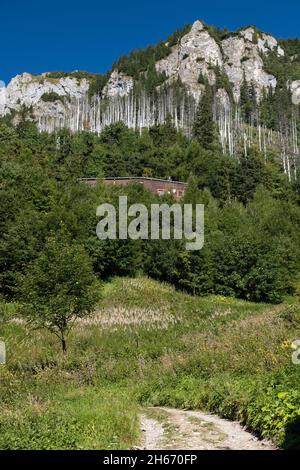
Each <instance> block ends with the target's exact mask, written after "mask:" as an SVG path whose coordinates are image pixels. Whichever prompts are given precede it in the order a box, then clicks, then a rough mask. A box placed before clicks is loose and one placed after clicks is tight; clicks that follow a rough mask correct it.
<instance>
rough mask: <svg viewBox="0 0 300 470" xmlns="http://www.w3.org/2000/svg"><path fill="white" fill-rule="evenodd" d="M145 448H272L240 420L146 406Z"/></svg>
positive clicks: (142, 417) (144, 424)
mask: <svg viewBox="0 0 300 470" xmlns="http://www.w3.org/2000/svg"><path fill="white" fill-rule="evenodd" d="M141 426H142V430H143V434H144V439H143V445H142V446H141V448H142V449H146V450H176V449H187V450H270V449H274V448H275V447H273V446H272V444H270V443H269V442H266V441H260V440H258V439H257V438H256V437H255V436H253V435H252V434H251V433H249V432H248V431H245V430H244V429H243V428H242V426H241V425H240V424H239V423H236V422H232V421H227V420H225V419H221V418H218V417H217V416H214V415H210V414H205V413H202V412H199V411H184V410H174V409H170V408H158V407H157V408H146V409H145V410H144V414H143V415H142V416H141Z"/></svg>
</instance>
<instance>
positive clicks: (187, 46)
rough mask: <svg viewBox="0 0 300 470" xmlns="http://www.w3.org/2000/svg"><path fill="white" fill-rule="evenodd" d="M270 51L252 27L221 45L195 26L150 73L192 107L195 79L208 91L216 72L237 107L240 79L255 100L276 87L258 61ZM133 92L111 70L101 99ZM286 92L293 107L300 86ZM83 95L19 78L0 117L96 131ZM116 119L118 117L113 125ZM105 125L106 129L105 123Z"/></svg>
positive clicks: (82, 83) (83, 90) (75, 82)
mask: <svg viewBox="0 0 300 470" xmlns="http://www.w3.org/2000/svg"><path fill="white" fill-rule="evenodd" d="M271 51H276V53H277V55H278V56H279V57H280V56H282V55H284V51H283V50H282V49H281V48H280V47H279V46H278V42H277V40H276V39H275V38H274V37H272V36H270V35H268V34H265V33H258V32H257V31H256V30H255V29H254V28H252V27H249V28H245V29H244V30H241V31H240V32H239V33H235V34H232V35H230V36H229V37H227V38H226V39H224V40H223V41H222V42H221V41H219V40H218V39H217V38H215V37H213V36H212V35H211V34H210V33H209V31H208V29H207V28H206V27H205V25H204V23H202V22H201V21H196V22H195V23H194V24H193V26H192V28H191V30H190V32H189V33H187V34H185V35H184V36H183V37H182V38H181V40H180V42H179V44H177V45H176V46H174V47H173V48H172V50H171V52H170V54H169V56H168V57H166V58H164V59H162V60H160V61H158V62H157V63H156V64H155V67H156V70H157V72H159V73H165V74H166V76H167V82H169V83H172V82H174V81H177V80H180V81H181V82H182V83H183V84H184V85H185V86H186V88H187V90H188V91H189V94H190V95H191V96H192V97H193V98H195V99H196V101H197V100H199V99H200V97H201V96H202V94H203V92H204V90H205V86H204V85H203V84H202V83H199V76H200V74H201V75H203V76H204V77H206V79H207V80H208V82H209V83H210V84H211V85H213V84H215V83H216V69H217V68H219V70H221V71H222V72H223V73H225V74H226V75H227V77H228V79H229V81H230V82H231V83H232V84H233V91H234V98H235V100H236V101H238V99H239V96H240V88H241V85H242V83H243V80H244V77H245V79H246V81H247V82H248V83H253V85H254V87H255V89H256V92H257V95H258V97H260V96H261V95H262V92H263V89H264V88H269V87H273V88H275V87H276V78H275V77H274V76H273V75H270V74H268V73H267V72H266V71H265V70H264V63H263V58H262V57H263V55H264V54H269V53H270V52H271ZM133 87H134V80H133V78H132V77H130V76H127V75H125V74H124V73H120V72H118V71H117V70H114V71H113V72H112V74H111V76H110V78H109V81H108V83H107V84H106V86H105V87H104V90H103V93H102V94H103V96H104V97H106V98H110V99H111V101H117V100H118V98H125V97H128V99H129V97H130V96H131V91H132V89H133ZM291 89H292V93H293V101H294V102H295V103H296V104H298V103H300V82H293V83H292V85H291ZM88 90H89V81H88V80H87V79H80V80H79V79H77V78H74V77H72V76H69V77H63V78H59V79H57V78H51V77H50V76H49V74H47V73H45V74H43V75H40V76H33V75H31V74H28V73H24V74H23V75H18V76H17V77H15V78H13V79H12V80H11V82H10V83H9V85H8V86H7V87H6V88H5V87H1V86H0V115H4V114H6V113H8V112H10V111H11V110H17V111H18V110H20V109H21V107H22V106H23V105H24V106H26V107H32V108H33V113H34V116H35V117H36V119H37V120H38V121H39V122H41V121H43V122H44V124H43V126H42V128H43V129H44V128H47V129H48V128H52V127H51V126H52V120H53V126H54V127H55V125H56V124H57V125H58V127H59V126H61V125H67V126H69V127H70V128H71V129H78V128H82V127H83V126H84V124H83V122H85V121H86V120H92V121H93V122H94V121H95V122H96V124H95V126H96V128H97V120H98V119H99V116H98V115H97V113H96V114H95V116H94V115H93V112H94V113H95V112H96V111H95V109H96V108H95V106H94V108H95V109H94V111H93V106H90V104H89V102H88V100H87V96H88ZM45 93H56V94H57V95H59V96H60V97H62V98H64V99H63V100H56V101H54V102H53V101H44V100H43V95H44V94H45ZM224 94H226V92H225V91H224V90H222V92H221V93H220V94H219V95H218V97H217V98H218V99H219V98H220V97H222V101H224V100H226V97H225V96H224ZM97 100H98V101H99V99H98V98H97ZM98 101H97V102H98ZM144 107H145V105H144ZM128 112H129V111H128ZM151 112H152V111H151ZM122 113H123V111H122ZM122 113H121V114H122ZM100 114H101V113H100ZM119 116H120V112H119V111H118V113H117V114H116V119H117V118H119ZM127 119H128V120H129V121H130V120H132V119H133V118H132V116H128V117H127ZM55 120H56V123H55ZM108 121H109V122H108V123H110V118H109V120H108ZM79 122H82V124H79ZM105 122H106V121H105ZM143 122H144V121H143V120H141V123H143ZM49 123H51V124H49ZM139 125H140V123H139ZM49 126H50V127H49Z"/></svg>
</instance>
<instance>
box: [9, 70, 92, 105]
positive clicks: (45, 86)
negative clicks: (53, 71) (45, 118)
mask: <svg viewBox="0 0 300 470" xmlns="http://www.w3.org/2000/svg"><path fill="white" fill-rule="evenodd" d="M88 89H89V82H88V81H87V80H86V79H82V80H78V79H76V78H72V77H65V78H60V79H54V78H48V77H47V74H43V75H41V76H34V75H31V74H29V73H24V74H22V75H17V76H16V77H15V78H13V79H12V80H11V82H10V83H9V85H8V86H7V88H6V89H5V91H3V90H2V94H3V96H4V98H3V103H2V105H3V106H4V112H7V111H9V110H12V109H14V110H19V109H20V108H21V106H26V107H30V106H33V107H34V111H35V110H38V109H39V108H43V109H44V111H45V112H47V111H49V112H51V109H52V110H53V106H52V105H53V103H49V102H44V101H43V100H42V96H43V95H44V94H45V93H56V94H57V95H59V96H61V97H66V98H68V99H72V98H73V99H81V98H82V97H83V96H85V95H86V93H87V92H88ZM0 103H1V98H0ZM0 106H1V105H0ZM48 108H49V109H48Z"/></svg>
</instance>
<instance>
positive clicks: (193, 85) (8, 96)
mask: <svg viewBox="0 0 300 470" xmlns="http://www.w3.org/2000/svg"><path fill="white" fill-rule="evenodd" d="M208 88H210V89H212V91H213V93H212V94H213V102H212V106H213V110H214V119H215V121H216V123H217V126H218V130H219V137H220V142H221V145H222V148H223V151H224V153H229V154H231V155H235V154H236V152H237V150H236V149H239V148H241V147H243V148H244V149H245V153H247V148H249V147H250V146H251V145H253V143H255V144H256V145H258V146H259V149H260V151H264V153H266V151H267V148H268V149H270V148H273V147H274V146H275V147H276V148H279V146H281V148H280V153H281V154H282V155H284V158H285V155H286V154H288V155H290V156H291V158H292V159H294V157H295V155H297V156H298V152H299V150H298V148H299V146H298V127H299V105H300V40H298V39H291V40H282V41H280V40H277V39H276V38H275V37H274V36H272V35H270V34H267V33H264V32H262V31H260V30H258V29H257V28H256V27H255V26H247V27H245V28H241V29H239V30H237V31H236V32H230V31H227V30H220V29H218V28H215V27H213V26H208V25H206V24H205V23H204V22H203V21H200V20H196V21H195V22H194V23H193V25H189V26H186V27H184V28H183V29H182V30H179V31H176V32H175V33H174V34H173V35H172V36H170V37H169V38H168V39H167V40H166V41H165V42H163V41H161V42H160V43H158V44H157V45H156V46H149V47H148V48H146V49H141V50H137V51H133V52H131V53H130V54H129V55H127V56H123V57H121V58H120V59H119V60H118V61H117V62H116V63H114V64H113V66H112V69H111V71H110V72H108V73H107V74H106V75H100V74H99V75H97V74H91V73H89V72H82V71H75V72H71V73H66V72H45V73H43V74H41V75H38V76H34V75H31V74H29V73H24V74H22V75H18V76H16V77H14V78H13V79H12V80H11V82H10V83H9V84H8V86H7V87H6V88H3V87H2V88H1V89H0V116H9V115H11V116H12V117H13V120H14V122H15V123H18V121H19V119H20V115H24V113H27V117H28V119H32V120H34V121H35V122H36V123H37V125H38V128H39V130H41V131H46V132H54V131H56V130H58V129H61V128H68V129H69V130H70V131H72V132H78V131H84V130H88V131H92V132H96V133H100V132H101V131H102V129H103V128H104V127H106V126H107V125H111V124H114V123H116V122H123V123H124V124H126V126H128V127H129V128H133V129H137V130H140V131H141V130H142V129H143V128H149V127H151V126H153V125H155V124H159V123H164V122H166V120H167V119H168V118H171V120H172V122H173V124H174V125H175V127H176V128H178V129H182V131H183V132H184V133H185V134H186V135H187V136H188V137H191V135H192V128H193V122H194V120H195V116H196V112H197V107H198V103H199V101H200V100H201V99H202V98H203V96H204V95H205V93H206V91H207V89H208ZM269 115H270V116H271V115H272V119H271V118H270V116H269ZM245 123H246V124H247V125H250V128H251V130H250V131H249V132H250V133H249V132H248V131H247V132H245V128H244V124H245ZM295 129H296V130H295ZM270 130H271V131H272V132H273V131H275V134H274V135H273V133H272V134H271V136H270V135H269V134H270V132H269V131H270ZM282 136H283V137H282ZM282 141H284V144H282V143H280V142H282ZM283 147H284V148H283ZM293 164H294V163H293ZM288 166H290V165H288Z"/></svg>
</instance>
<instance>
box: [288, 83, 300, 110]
mask: <svg viewBox="0 0 300 470" xmlns="http://www.w3.org/2000/svg"><path fill="white" fill-rule="evenodd" d="M290 87H291V92H292V101H293V103H294V104H295V105H298V104H300V80H295V81H294V82H292V83H291V85H290Z"/></svg>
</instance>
